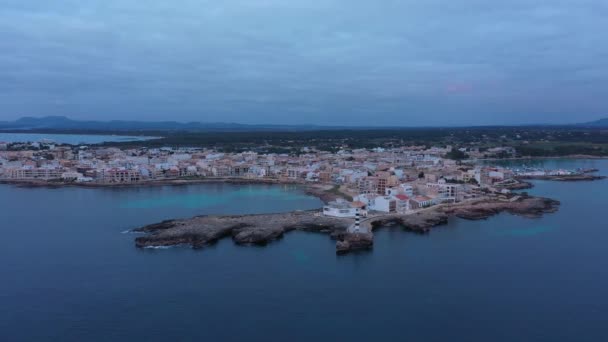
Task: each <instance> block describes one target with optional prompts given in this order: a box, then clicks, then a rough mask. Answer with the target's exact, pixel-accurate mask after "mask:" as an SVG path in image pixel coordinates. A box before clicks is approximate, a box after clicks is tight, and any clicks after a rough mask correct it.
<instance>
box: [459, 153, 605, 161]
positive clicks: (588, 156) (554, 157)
mask: <svg viewBox="0 0 608 342" xmlns="http://www.w3.org/2000/svg"><path fill="white" fill-rule="evenodd" d="M533 159H577V160H578V159H608V156H593V155H589V154H570V155H566V156H542V157H541V156H534V157H532V156H526V157H510V158H478V159H465V160H463V162H465V161H467V160H469V161H501V160H533Z"/></svg>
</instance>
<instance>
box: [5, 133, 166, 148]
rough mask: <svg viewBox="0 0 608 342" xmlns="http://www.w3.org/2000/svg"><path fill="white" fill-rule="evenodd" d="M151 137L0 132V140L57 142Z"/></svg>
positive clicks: (106, 140) (133, 139)
mask: <svg viewBox="0 0 608 342" xmlns="http://www.w3.org/2000/svg"><path fill="white" fill-rule="evenodd" d="M148 139H154V138H153V137H136V136H125V135H90V134H45V133H0V141H2V142H11V143H12V142H39V141H41V140H50V141H53V142H55V143H58V144H71V145H77V144H99V143H102V142H114V141H117V142H120V141H141V140H148Z"/></svg>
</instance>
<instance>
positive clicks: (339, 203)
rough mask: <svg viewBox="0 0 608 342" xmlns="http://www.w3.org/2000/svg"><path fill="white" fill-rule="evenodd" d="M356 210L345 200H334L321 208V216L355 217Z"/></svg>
mask: <svg viewBox="0 0 608 342" xmlns="http://www.w3.org/2000/svg"><path fill="white" fill-rule="evenodd" d="M357 210H358V208H356V207H353V206H351V205H350V203H348V202H346V201H345V200H336V201H335V202H330V203H329V204H327V205H326V206H324V207H323V215H325V216H332V217H355V216H356V215H357Z"/></svg>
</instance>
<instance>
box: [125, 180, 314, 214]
mask: <svg viewBox="0 0 608 342" xmlns="http://www.w3.org/2000/svg"><path fill="white" fill-rule="evenodd" d="M194 189H195V190H193V191H191V190H190V189H186V191H185V192H182V193H179V194H171V192H172V190H168V191H164V192H160V193H157V194H154V195H151V196H150V197H147V198H144V199H127V200H124V201H122V204H121V207H122V208H132V209H147V208H170V207H177V208H180V207H181V208H188V209H209V208H213V207H216V206H220V205H227V206H232V205H240V206H244V207H248V206H249V205H250V204H251V203H252V202H257V203H268V204H269V207H270V204H271V203H276V202H280V203H282V204H284V205H293V209H301V208H299V207H298V204H299V203H307V201H309V200H310V197H309V196H306V195H304V194H301V193H298V192H295V191H294V190H296V189H297V188H296V187H293V186H259V185H241V186H238V187H227V186H225V185H221V184H220V185H209V186H207V187H206V188H205V191H197V190H196V188H194ZM227 189H228V190H227ZM167 192H170V193H167Z"/></svg>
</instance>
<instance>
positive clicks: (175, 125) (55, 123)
mask: <svg viewBox="0 0 608 342" xmlns="http://www.w3.org/2000/svg"><path fill="white" fill-rule="evenodd" d="M326 128H328V127H322V126H316V125H245V124H238V123H224V122H214V123H202V122H177V121H157V122H144V121H122V120H112V121H80V120H72V119H69V118H67V117H65V116H46V117H39V118H37V117H23V118H21V119H18V120H16V121H12V122H9V121H0V130H85V131H210V132H212V131H215V132H223V131H225V132H234V131H269V130H270V131H307V130H318V129H326ZM333 128H335V129H337V128H340V127H333Z"/></svg>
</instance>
